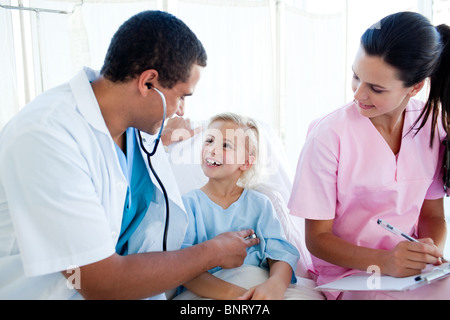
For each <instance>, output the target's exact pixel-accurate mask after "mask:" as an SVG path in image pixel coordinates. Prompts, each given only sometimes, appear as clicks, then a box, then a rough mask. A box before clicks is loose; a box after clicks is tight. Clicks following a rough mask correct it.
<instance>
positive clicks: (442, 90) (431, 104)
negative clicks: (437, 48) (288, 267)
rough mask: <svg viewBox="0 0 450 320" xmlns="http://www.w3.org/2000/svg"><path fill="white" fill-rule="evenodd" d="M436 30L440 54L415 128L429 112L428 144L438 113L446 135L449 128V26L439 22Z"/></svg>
mask: <svg viewBox="0 0 450 320" xmlns="http://www.w3.org/2000/svg"><path fill="white" fill-rule="evenodd" d="M436 30H437V32H438V33H439V35H440V44H441V47H442V49H441V54H440V57H439V60H438V61H437V63H436V66H435V68H434V72H433V74H432V75H431V76H430V92H429V95H428V100H427V102H426V104H425V108H424V109H423V111H422V114H421V117H420V118H419V120H418V121H417V123H418V122H419V121H420V119H422V122H421V124H420V126H419V127H418V129H417V132H418V131H419V130H420V129H421V128H423V127H424V126H425V123H426V122H427V120H428V117H429V116H430V114H431V115H432V119H433V121H432V128H431V138H430V146H432V145H433V140H434V136H435V133H436V125H437V119H438V118H439V115H442V125H443V127H444V129H445V131H446V132H447V135H448V134H449V129H450V27H449V26H448V25H445V24H441V25H439V26H437V27H436ZM441 138H442V137H441Z"/></svg>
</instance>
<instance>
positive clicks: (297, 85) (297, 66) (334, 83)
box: [284, 0, 347, 168]
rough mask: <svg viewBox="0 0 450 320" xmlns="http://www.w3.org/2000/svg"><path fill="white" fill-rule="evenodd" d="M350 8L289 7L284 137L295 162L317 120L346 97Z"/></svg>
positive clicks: (294, 164) (292, 160) (294, 162)
mask: <svg viewBox="0 0 450 320" xmlns="http://www.w3.org/2000/svg"><path fill="white" fill-rule="evenodd" d="M335 1H336V0H335ZM344 9H345V7H342V9H341V10H340V12H337V13H330V14H317V13H311V12H308V11H305V10H303V9H302V10H301V9H298V8H296V7H291V6H287V7H286V26H287V27H286V93H285V95H286V105H285V119H286V121H285V125H286V128H285V131H284V132H285V136H284V141H285V146H286V150H287V153H288V157H289V160H290V163H291V165H292V167H293V168H295V166H296V163H297V159H298V156H299V155H300V151H301V148H302V146H303V143H304V141H305V138H306V133H307V129H308V126H309V124H310V123H311V121H313V120H314V119H316V118H318V117H320V116H322V115H325V114H327V113H328V112H330V110H333V108H337V107H338V106H340V105H342V104H343V103H344V102H345V89H346V87H347V83H346V79H345V68H346V65H345V49H346V37H345V11H344Z"/></svg>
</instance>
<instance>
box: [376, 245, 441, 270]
mask: <svg viewBox="0 0 450 320" xmlns="http://www.w3.org/2000/svg"><path fill="white" fill-rule="evenodd" d="M442 256H443V253H442V251H441V250H440V249H439V248H438V247H437V246H436V245H435V244H434V242H433V240H432V239H429V238H428V239H419V240H418V241H417V242H416V241H402V242H400V243H399V244H398V245H397V246H396V247H395V248H394V249H393V250H391V251H387V252H386V255H385V258H384V259H383V263H382V266H380V267H381V272H382V273H383V274H387V275H390V276H393V277H400V278H401V277H409V276H413V275H417V274H420V273H421V272H422V270H424V269H425V268H426V267H427V264H434V265H440V264H442V262H443V261H442V258H441V257H442Z"/></svg>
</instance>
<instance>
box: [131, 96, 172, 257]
mask: <svg viewBox="0 0 450 320" xmlns="http://www.w3.org/2000/svg"><path fill="white" fill-rule="evenodd" d="M153 89H154V90H155V91H156V92H157V93H158V94H159V95H160V96H161V101H162V103H163V108H164V113H163V119H162V124H161V128H160V129H159V133H158V136H157V138H156V140H155V142H154V143H155V144H154V146H153V150H152V152H148V150H147V149H146V148H145V146H144V142H143V139H142V135H141V131H140V130H138V134H139V144H140V146H141V149H142V150H143V151H144V153H145V154H146V155H147V161H148V166H149V167H150V170H151V171H152V173H153V175H154V176H155V179H156V181H157V182H158V184H159V186H160V187H161V190H162V192H163V195H164V201H165V205H166V221H165V225H164V235H163V251H167V237H168V232H169V217H170V214H169V196H168V194H167V191H166V188H165V187H164V184H163V183H162V181H161V179H160V178H159V176H158V175H157V174H156V171H155V169H154V168H153V165H152V161H151V157H153V156H154V155H155V153H156V150H157V149H158V145H159V141H160V140H161V134H162V131H163V129H164V122H165V121H166V113H167V104H166V98H165V96H164V94H163V93H162V92H161V91H159V90H158V89H156V88H153Z"/></svg>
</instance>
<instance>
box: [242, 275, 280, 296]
mask: <svg viewBox="0 0 450 320" xmlns="http://www.w3.org/2000/svg"><path fill="white" fill-rule="evenodd" d="M285 291H286V286H285V285H283V283H282V282H281V281H277V280H276V277H270V278H269V279H267V280H266V281H265V282H263V283H262V284H260V285H259V286H256V287H253V288H251V289H249V290H248V291H247V292H246V293H244V294H243V295H242V296H240V297H239V298H238V300H283V299H284V293H285Z"/></svg>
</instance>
